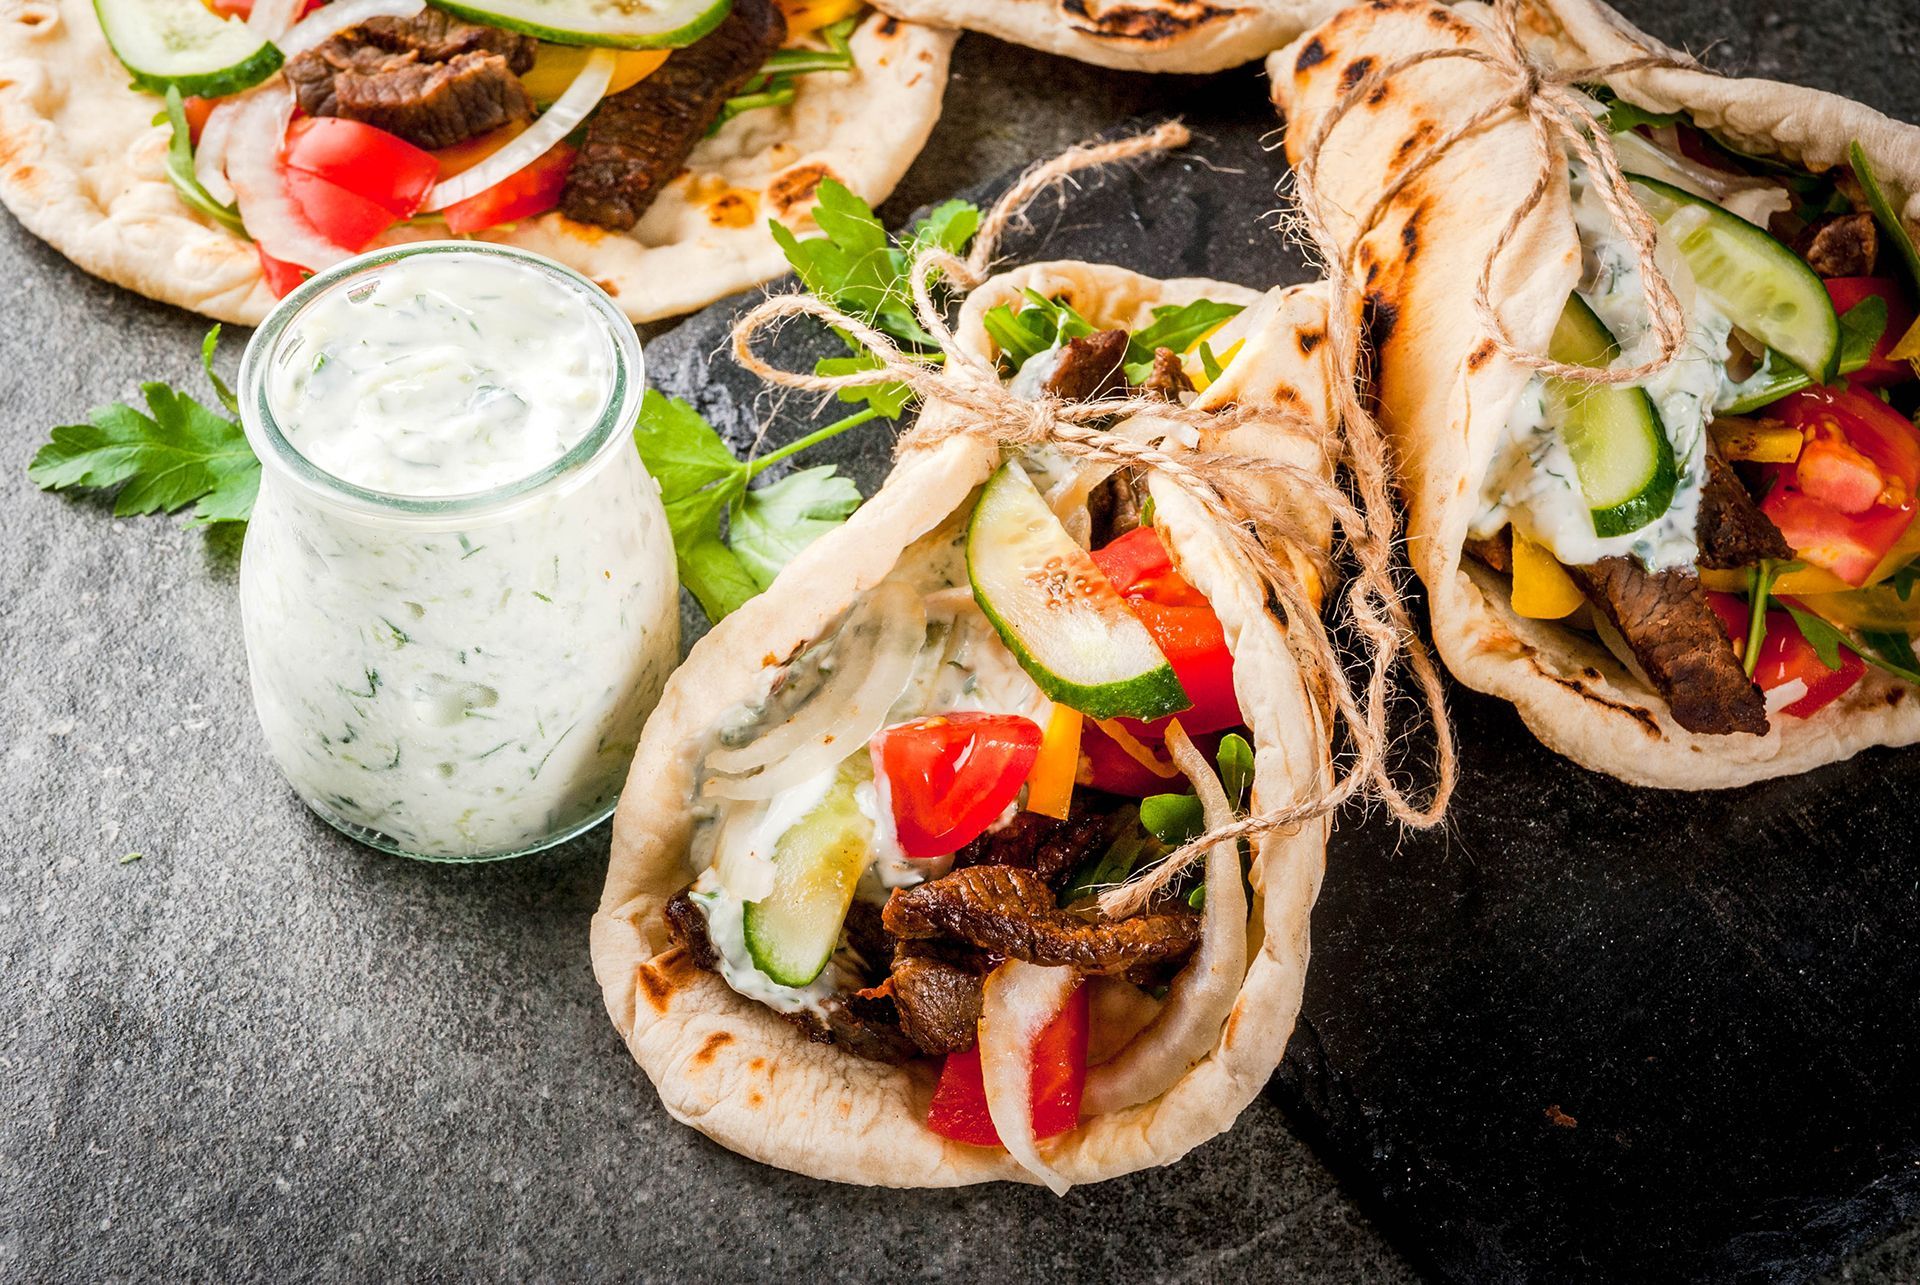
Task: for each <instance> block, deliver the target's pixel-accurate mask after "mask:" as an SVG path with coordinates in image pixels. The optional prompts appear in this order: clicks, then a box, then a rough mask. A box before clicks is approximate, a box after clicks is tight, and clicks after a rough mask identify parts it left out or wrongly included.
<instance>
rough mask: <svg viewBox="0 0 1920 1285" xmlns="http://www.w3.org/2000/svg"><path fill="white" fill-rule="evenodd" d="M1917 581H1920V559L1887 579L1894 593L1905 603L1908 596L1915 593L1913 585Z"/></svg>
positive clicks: (1914, 560) (1916, 559)
mask: <svg viewBox="0 0 1920 1285" xmlns="http://www.w3.org/2000/svg"><path fill="white" fill-rule="evenodd" d="M1916 580H1920V558H1915V559H1913V560H1912V561H1911V562H1909V563H1907V565H1906V566H1904V567H1901V568H1900V569H1899V570H1898V571H1896V572H1894V573H1893V574H1892V575H1891V576H1888V577H1887V583H1888V584H1889V585H1891V586H1892V587H1893V592H1894V593H1895V595H1897V596H1898V597H1899V599H1900V601H1902V602H1905V601H1906V600H1907V596H1908V595H1909V594H1911V593H1912V592H1913V585H1914V581H1916Z"/></svg>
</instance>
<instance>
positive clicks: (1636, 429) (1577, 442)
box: [1546, 294, 1679, 536]
mask: <svg viewBox="0 0 1920 1285" xmlns="http://www.w3.org/2000/svg"><path fill="white" fill-rule="evenodd" d="M1619 350H1620V349H1619V345H1618V344H1616V343H1615V342H1614V339H1613V332H1611V331H1610V330H1608V329H1607V326H1606V323H1605V322H1603V321H1601V320H1600V318H1599V317H1597V316H1595V315H1594V312H1593V309H1592V308H1589V307H1588V306H1587V302H1586V300H1584V299H1582V298H1581V297H1580V296H1579V295H1577V294H1574V295H1569V296H1567V306H1566V307H1565V308H1564V309H1563V310H1562V311H1561V313H1560V320H1559V322H1558V323H1557V324H1556V325H1555V326H1554V328H1553V339H1552V341H1551V342H1550V343H1549V344H1548V346H1547V355H1548V356H1550V357H1552V358H1553V359H1554V360H1555V361H1558V362H1564V363H1566V364H1567V365H1570V366H1591V367H1593V368H1594V369H1596V370H1599V369H1603V368H1605V367H1606V365H1607V363H1608V362H1610V361H1612V360H1613V357H1614V354H1615V353H1617V352H1619ZM1546 391H1547V416H1548V418H1549V419H1550V420H1551V421H1552V422H1553V423H1554V424H1557V425H1558V426H1559V428H1560V435H1561V437H1562V438H1563V439H1564V440H1565V441H1566V443H1567V451H1568V453H1569V454H1571V455H1572V456H1573V467H1574V471H1575V472H1576V473H1578V474H1579V475H1580V489H1581V490H1582V491H1583V492H1585V493H1586V497H1587V505H1588V507H1589V508H1591V509H1592V511H1593V530H1594V534H1596V535H1600V536H1614V535H1625V534H1627V533H1628V532H1629V531H1638V530H1639V529H1640V528H1641V527H1643V526H1645V525H1647V523H1649V522H1652V521H1653V520H1655V519H1656V518H1658V517H1659V516H1660V515H1661V514H1663V513H1665V512H1666V511H1667V509H1668V507H1669V506H1670V505H1672V503H1673V490H1674V486H1675V485H1676V484H1677V482H1678V479H1679V473H1678V470H1677V469H1676V468H1675V467H1674V460H1673V443H1671V442H1669V441H1668V440H1667V430H1666V428H1665V426H1664V425H1662V424H1661V422H1660V414H1659V412H1658V411H1656V410H1655V409H1654V407H1653V399H1652V398H1651V397H1648V396H1647V393H1646V390H1645V389H1643V388H1630V387H1626V386H1624V385H1620V384H1579V383H1575V382H1573V381H1571V380H1563V379H1549V380H1547V389H1546Z"/></svg>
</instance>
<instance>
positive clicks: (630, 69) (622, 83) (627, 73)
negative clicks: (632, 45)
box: [520, 41, 673, 107]
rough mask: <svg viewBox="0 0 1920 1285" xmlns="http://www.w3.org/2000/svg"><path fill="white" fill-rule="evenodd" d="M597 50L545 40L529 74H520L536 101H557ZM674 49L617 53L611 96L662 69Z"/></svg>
mask: <svg viewBox="0 0 1920 1285" xmlns="http://www.w3.org/2000/svg"><path fill="white" fill-rule="evenodd" d="M593 52H594V51H593V50H591V49H589V48H587V47H586V46H584V45H555V44H549V43H547V42H546V41H542V42H541V43H540V48H539V49H538V50H536V51H535V53H534V55H533V66H532V67H530V68H528V70H527V74H526V75H524V76H522V77H520V83H521V84H523V85H525V86H526V87H527V93H528V94H530V95H532V97H533V101H534V102H536V103H539V104H540V105H541V106H542V107H545V106H547V105H548V104H550V103H553V102H554V101H556V100H557V99H558V98H559V97H560V95H562V94H564V93H566V92H567V86H568V85H571V84H572V83H573V78H574V77H575V76H578V75H579V74H580V69H581V68H582V67H584V66H586V64H587V57H588V55H590V54H592V53H593ZM672 52H673V51H672V50H671V49H633V50H627V51H625V52H622V53H618V54H615V55H614V60H613V78H612V79H611V80H609V81H608V82H607V94H608V95H609V96H611V95H613V94H617V93H619V92H620V91H621V90H623V89H632V88H633V87H634V86H635V85H637V84H639V83H640V82H641V81H643V80H645V79H646V78H647V77H648V76H651V75H653V73H654V72H656V71H658V70H660V64H661V63H663V62H665V61H666V60H667V55H668V54H670V53H672Z"/></svg>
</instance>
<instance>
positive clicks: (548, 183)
mask: <svg viewBox="0 0 1920 1285" xmlns="http://www.w3.org/2000/svg"><path fill="white" fill-rule="evenodd" d="M573 158H574V149H573V148H571V147H569V146H567V145H566V144H565V143H555V144H554V145H553V146H552V147H551V148H550V149H548V151H547V152H546V154H545V155H543V156H541V157H540V159H539V160H537V161H534V162H533V163H532V164H531V165H527V166H524V167H523V168H521V169H518V170H516V171H514V172H513V173H512V174H509V175H507V177H505V178H503V179H501V180H500V181H499V182H498V183H495V184H494V185H493V186H492V187H490V188H487V189H485V190H483V191H479V192H475V193H474V194H473V195H472V196H469V197H468V198H467V199H466V200H464V201H455V202H454V203H453V204H452V205H449V206H448V207H447V208H446V209H445V210H443V211H441V213H443V214H444V215H445V216H446V220H447V231H449V232H452V233H455V234H457V235H460V236H465V235H467V234H469V233H473V232H484V231H486V230H487V229H488V228H491V227H498V226H499V225H500V224H502V223H513V222H517V221H518V220H520V219H530V218H532V217H534V216H535V215H536V214H545V213H546V212H547V211H548V210H551V209H553V208H555V207H556V206H558V205H559V204H560V193H561V192H562V191H563V190H564V189H565V188H566V186H567V171H569V170H571V169H572V168H573Z"/></svg>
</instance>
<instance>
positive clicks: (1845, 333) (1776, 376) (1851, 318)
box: [1714, 295, 1887, 415]
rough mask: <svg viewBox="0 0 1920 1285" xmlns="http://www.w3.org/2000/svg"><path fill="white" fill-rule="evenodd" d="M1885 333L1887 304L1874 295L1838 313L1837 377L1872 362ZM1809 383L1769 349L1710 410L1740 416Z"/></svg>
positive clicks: (1787, 360) (1801, 372) (1788, 361)
mask: <svg viewBox="0 0 1920 1285" xmlns="http://www.w3.org/2000/svg"><path fill="white" fill-rule="evenodd" d="M1886 329H1887V301H1886V300H1885V299H1882V298H1881V297H1880V296H1878V295H1868V296H1867V297H1866V298H1864V299H1862V300H1861V301H1860V302H1859V303H1856V304H1854V305H1853V307H1851V308H1849V309H1847V310H1846V311H1845V312H1843V313H1841V314H1840V373H1841V374H1843V375H1851V374H1852V373H1853V372H1854V371H1856V370H1859V369H1860V368H1861V367H1863V366H1865V365H1866V364H1867V363H1868V362H1870V361H1872V360H1873V349H1874V345H1875V344H1878V343H1879V342H1880V336H1881V335H1883V334H1884V333H1886ZM1813 382H1814V381H1813V376H1811V375H1809V374H1807V372H1806V371H1804V370H1802V369H1800V367H1799V366H1797V365H1795V364H1794V362H1793V360H1792V359H1791V358H1789V357H1786V356H1784V355H1783V354H1781V353H1780V352H1778V351H1776V350H1774V349H1772V348H1769V349H1768V350H1767V359H1766V365H1765V367H1764V368H1763V369H1762V370H1761V371H1760V372H1758V373H1756V374H1754V375H1751V376H1749V377H1748V378H1747V380H1746V381H1745V382H1744V383H1742V384H1740V385H1738V386H1737V387H1738V389H1739V391H1738V392H1737V393H1736V394H1735V395H1734V396H1733V397H1732V398H1731V399H1729V400H1728V401H1726V402H1724V403H1718V402H1717V403H1715V405H1714V410H1715V411H1716V412H1718V413H1720V414H1723V415H1744V414H1746V413H1747V412H1748V411H1753V410H1758V409H1759V408H1760V407H1762V406H1765V405H1767V404H1768V403H1770V402H1776V401H1779V400H1780V399H1781V398H1782V397H1785V396H1786V395H1787V394H1788V393H1793V392H1798V391H1799V390H1800V389H1802V388H1809V387H1811V386H1812V385H1813Z"/></svg>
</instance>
